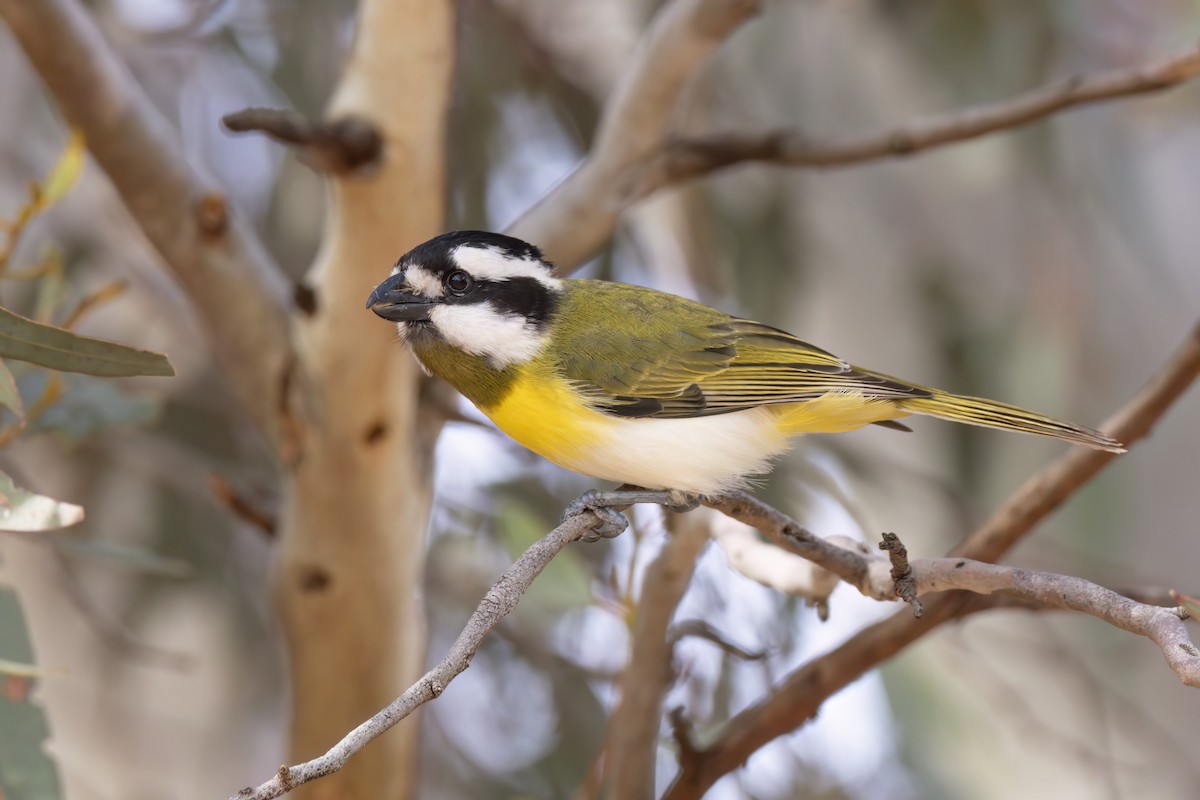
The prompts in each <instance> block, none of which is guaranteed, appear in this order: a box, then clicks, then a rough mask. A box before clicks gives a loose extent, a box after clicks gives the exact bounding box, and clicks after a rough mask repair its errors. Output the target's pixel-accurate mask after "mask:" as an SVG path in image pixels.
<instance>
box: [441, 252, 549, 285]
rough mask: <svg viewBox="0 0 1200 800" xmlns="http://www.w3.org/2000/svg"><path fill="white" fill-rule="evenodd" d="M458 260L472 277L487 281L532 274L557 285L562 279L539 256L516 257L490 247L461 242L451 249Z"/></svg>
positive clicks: (535, 277) (525, 276) (535, 278)
mask: <svg viewBox="0 0 1200 800" xmlns="http://www.w3.org/2000/svg"><path fill="white" fill-rule="evenodd" d="M450 257H451V259H452V260H453V261H454V263H455V264H457V265H458V266H460V267H462V268H463V269H464V270H466V271H467V272H468V273H470V274H471V276H472V277H474V278H478V279H480V280H487V281H507V280H511V279H512V278H533V279H534V280H536V281H538V282H539V283H541V284H542V285H544V286H547V287H549V288H551V289H558V288H560V286H561V285H562V281H560V280H559V279H558V278H555V277H552V276H551V275H550V271H549V270H548V269H546V265H545V263H543V262H541V261H539V260H537V259H536V258H514V257H513V256H509V255H505V254H504V253H502V252H500V251H499V250H496V249H493V248H491V247H477V246H474V245H469V244H460V245H459V246H458V247H456V248H454V250H453V251H451V253H450Z"/></svg>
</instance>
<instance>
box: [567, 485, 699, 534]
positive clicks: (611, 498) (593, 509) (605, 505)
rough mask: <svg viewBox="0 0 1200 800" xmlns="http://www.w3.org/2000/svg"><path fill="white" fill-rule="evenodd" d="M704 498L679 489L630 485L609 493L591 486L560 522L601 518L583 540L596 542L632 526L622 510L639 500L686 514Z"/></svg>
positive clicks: (570, 506) (571, 505)
mask: <svg viewBox="0 0 1200 800" xmlns="http://www.w3.org/2000/svg"><path fill="white" fill-rule="evenodd" d="M700 501H701V497H700V495H698V494H693V493H690V492H682V491H679V490H677V489H670V490H661V489H642V488H639V487H637V486H629V485H628V484H626V485H624V486H621V487H619V488H617V489H614V490H612V491H607V492H604V491H600V490H599V489H589V490H588V491H586V492H584V493H583V494H582V495H580V496H579V498H578V499H576V500H572V501H571V502H570V503H569V504H568V505H567V508H566V510H564V511H563V515H562V519H561V520H560V522H565V521H566V520H567V518H568V517H574V516H577V515H579V514H592V515H593V516H595V517H596V519H597V523H596V527H594V528H593V529H592V530H591V531H590V532H589V533H588V534H586V535H585V536H584V537H583V540H584V541H585V542H595V541H599V540H600V539H612V538H613V537H616V536H619V535H621V534H622V533H623V532H624V531H625V529H626V528H627V527H629V520H627V519H626V518H625V515H624V514H622V513H621V512H622V511H624V510H625V509H627V508H629V507H630V506H631V505H634V504H636V503H652V504H654V505H659V506H663V507H665V508H668V509H670V510H671V511H677V512H681V513H682V512H684V511H691V510H692V509H694V508H696V507H697V506H699V505H700Z"/></svg>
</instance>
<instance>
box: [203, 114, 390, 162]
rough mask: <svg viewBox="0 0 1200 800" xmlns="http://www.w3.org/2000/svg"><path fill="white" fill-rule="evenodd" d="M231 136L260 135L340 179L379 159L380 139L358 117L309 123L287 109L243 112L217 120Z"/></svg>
mask: <svg viewBox="0 0 1200 800" xmlns="http://www.w3.org/2000/svg"><path fill="white" fill-rule="evenodd" d="M221 124H222V125H224V126H225V129H226V130H228V131H231V132H233V133H251V132H258V133H264V134H266V135H267V136H269V137H271V138H272V139H274V140H275V141H277V142H282V143H283V144H289V145H294V146H296V147H299V148H300V160H301V161H303V162H304V163H305V164H307V165H308V166H310V167H312V168H313V169H315V170H319V171H321V172H330V173H333V174H337V175H344V174H349V173H353V172H360V171H364V170H366V169H367V168H369V167H371V166H373V165H375V164H377V163H378V162H379V160H380V158H381V157H382V156H383V136H382V135H381V134H380V133H379V130H378V129H377V128H376V127H375V125H374V124H372V123H371V122H369V121H368V120H366V119H363V118H362V117H355V116H348V117H341V118H339V119H333V120H320V121H313V120H309V119H305V118H304V117H303V116H301V115H300V114H298V113H297V112H295V111H292V110H290V109H277V108H247V109H244V110H242V111H235V112H234V113H232V114H226V115H225V116H223V117H221Z"/></svg>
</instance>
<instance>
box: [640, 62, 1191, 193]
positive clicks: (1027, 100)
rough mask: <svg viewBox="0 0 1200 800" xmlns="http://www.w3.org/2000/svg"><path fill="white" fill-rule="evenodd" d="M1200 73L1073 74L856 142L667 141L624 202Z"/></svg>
mask: <svg viewBox="0 0 1200 800" xmlns="http://www.w3.org/2000/svg"><path fill="white" fill-rule="evenodd" d="M1197 75H1200V50H1197V49H1195V48H1193V49H1191V50H1189V51H1187V52H1186V53H1182V54H1180V55H1177V56H1174V57H1171V58H1166V59H1163V60H1161V61H1158V62H1155V63H1152V64H1148V65H1145V66H1142V67H1138V68H1134V69H1119V70H1112V71H1109V72H1102V73H1098V74H1095V75H1074V76H1072V77H1069V78H1067V79H1065V80H1062V81H1059V82H1057V83H1053V84H1050V85H1048V86H1043V87H1041V88H1038V89H1034V90H1033V91H1031V92H1028V93H1026V94H1023V95H1019V96H1017V97H1013V98H1009V99H1008V100H1002V101H1000V102H997V103H992V104H990V105H984V106H979V107H976V108H970V109H966V110H961V111H953V112H950V113H948V114H945V115H943V116H938V117H932V118H930V119H925V120H916V121H913V122H909V123H906V124H904V125H901V126H899V127H897V128H894V129H892V130H888V131H883V132H880V133H872V134H867V135H865V136H860V137H858V138H853V139H834V140H829V141H819V140H813V139H809V138H808V137H806V136H805V135H804V134H802V133H801V132H800V131H797V130H793V129H783V130H776V131H767V132H760V133H749V134H742V133H730V134H722V135H714V136H706V137H699V138H695V139H678V140H675V141H672V142H668V143H667V144H666V145H665V146H664V148H663V150H662V151H661V152H660V153H658V154H657V155H656V156H655V157H654V158H653V159H651V160H650V161H648V162H647V163H646V164H645V165H644V166H643V167H642V168H641V169H637V170H635V172H634V174H633V177H632V178H631V180H630V181H629V183H628V184H627V186H626V188H625V192H624V197H623V202H624V203H626V204H627V203H632V202H635V201H636V200H639V199H641V198H643V197H646V196H647V195H649V194H652V193H654V192H656V191H658V190H659V189H663V188H665V187H668V186H672V185H674V184H677V183H682V182H683V181H687V180H691V179H693V178H697V177H700V176H702V175H707V174H709V173H711V172H715V171H717V170H720V169H724V168H726V167H730V166H734V165H737V164H744V163H746V162H759V163H768V164H776V165H779V166H786V167H809V168H830V167H848V166H852V165H855V164H862V163H864V162H868V161H877V160H879V159H884V158H903V157H905V156H911V155H915V154H917V153H920V152H922V151H925V150H930V149H932V148H935V147H941V146H943V145H947V144H953V143H955V142H962V141H966V140H968V139H975V138H978V137H980V136H986V135H987V134H990V133H996V132H997V131H1004V130H1009V129H1012V128H1018V127H1020V126H1022V125H1028V124H1029V123H1031V122H1036V121H1037V120H1040V119H1043V118H1045V117H1048V116H1050V115H1051V114H1055V113H1057V112H1059V111H1064V110H1066V109H1069V108H1074V107H1077V106H1082V105H1088V104H1091V103H1100V102H1107V101H1110V100H1118V99H1121V98H1124V97H1130V96H1133V95H1141V94H1150V93H1153V92H1160V91H1162V90H1164V89H1169V88H1171V87H1173V86H1177V85H1179V84H1180V83H1183V82H1185V81H1188V80H1191V79H1192V78H1195V77H1196V76H1197Z"/></svg>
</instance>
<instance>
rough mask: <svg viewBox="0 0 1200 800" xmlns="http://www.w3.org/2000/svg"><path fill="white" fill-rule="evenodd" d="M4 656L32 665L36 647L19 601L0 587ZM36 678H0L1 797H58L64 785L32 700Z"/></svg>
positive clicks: (0, 648)
mask: <svg viewBox="0 0 1200 800" xmlns="http://www.w3.org/2000/svg"><path fill="white" fill-rule="evenodd" d="M0 654H3V655H4V657H5V658H7V659H12V660H13V661H14V662H16V663H18V664H32V663H33V661H34V658H33V646H32V644H31V643H30V639H29V632H28V630H27V629H26V627H25V617H24V615H23V614H22V612H21V604H20V602H19V601H18V600H17V595H16V593H15V592H13V591H12V590H11V589H8V588H3V587H0ZM34 680H35V676H31V675H14V674H11V673H10V674H7V675H5V676H3V677H0V683H2V684H3V687H4V691H3V692H0V742H2V743H3V746H2V747H0V797H5V798H14V799H15V798H20V800H58V799H59V798H61V797H62V784H61V782H60V780H59V776H58V767H57V765H56V764H55V763H54V761H53V760H52V759H51V758H50V756H49V755H47V753H46V745H45V743H46V739H47V737H49V735H50V725H49V723H48V722H47V720H46V712H45V710H44V709H43V708H42V707H41V705H40V704H37V703H34V702H33V701H32V694H33V687H34Z"/></svg>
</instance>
